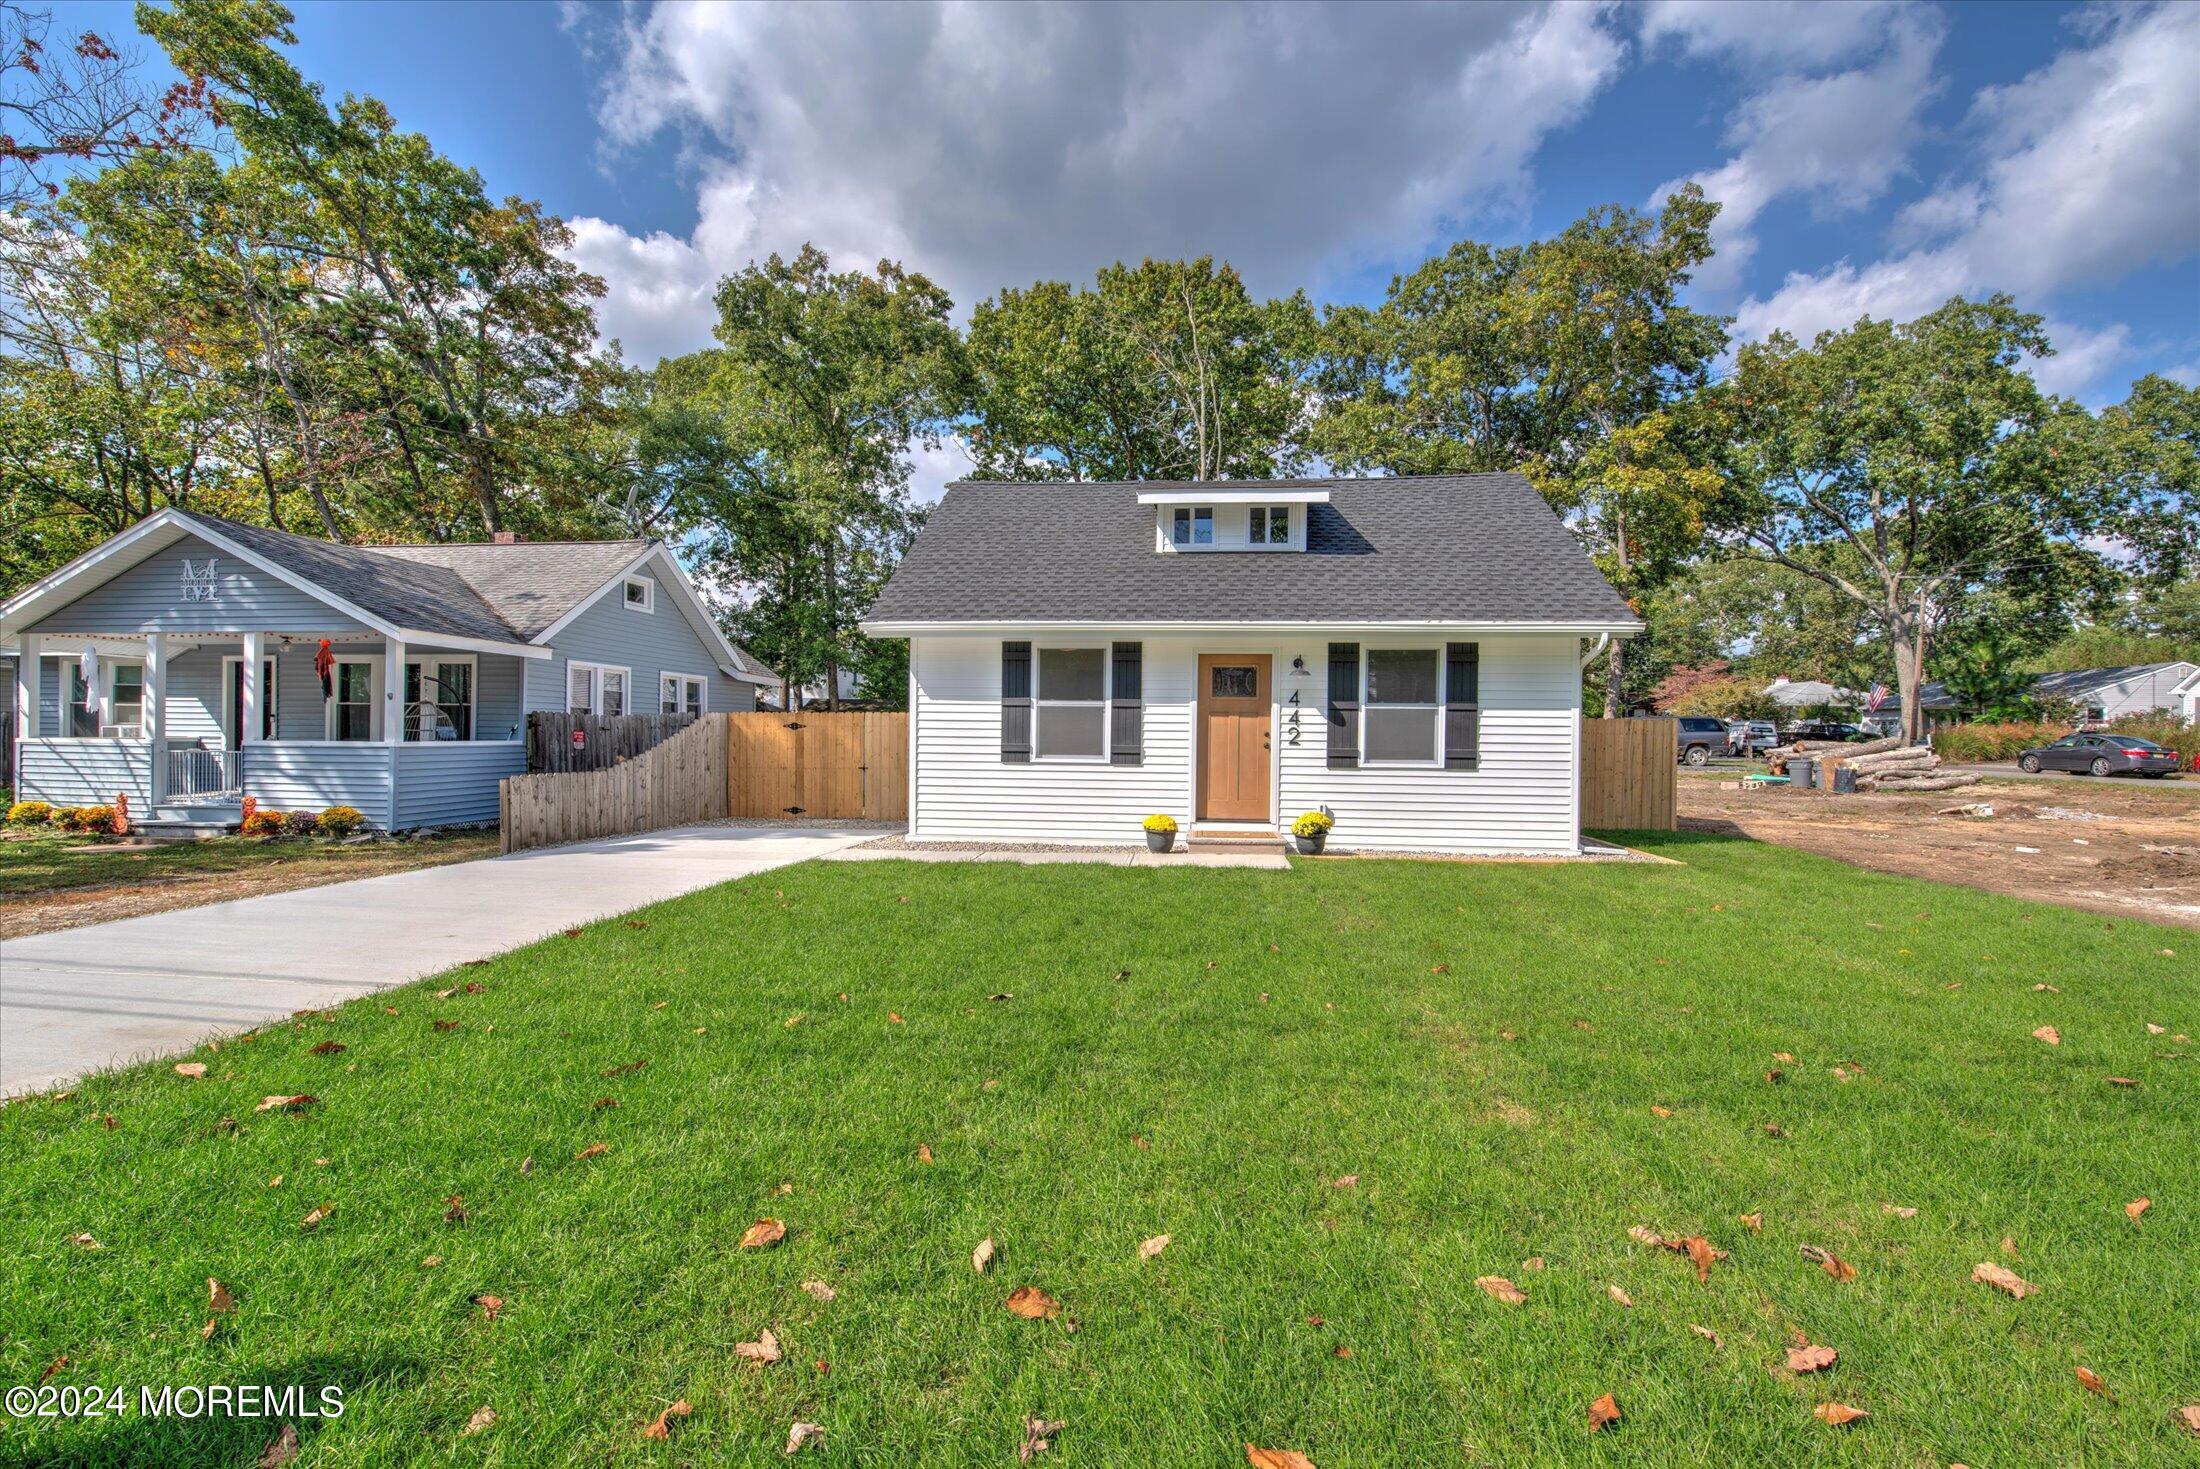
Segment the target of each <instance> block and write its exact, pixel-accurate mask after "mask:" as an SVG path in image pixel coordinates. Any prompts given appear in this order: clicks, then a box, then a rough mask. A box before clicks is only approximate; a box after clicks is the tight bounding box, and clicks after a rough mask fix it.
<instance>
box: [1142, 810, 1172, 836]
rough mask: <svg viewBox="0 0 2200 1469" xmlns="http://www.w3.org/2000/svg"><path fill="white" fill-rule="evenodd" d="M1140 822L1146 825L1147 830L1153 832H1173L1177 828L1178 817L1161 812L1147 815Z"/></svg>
mask: <svg viewBox="0 0 2200 1469" xmlns="http://www.w3.org/2000/svg"><path fill="white" fill-rule="evenodd" d="M1139 824H1140V825H1141V826H1143V827H1145V828H1146V830H1148V831H1153V832H1162V831H1168V832H1173V831H1175V830H1176V818H1175V817H1174V816H1163V815H1161V814H1160V813H1159V812H1156V813H1155V814H1154V815H1152V816H1149V817H1147V818H1146V819H1145V820H1144V821H1143V822H1140V823H1139Z"/></svg>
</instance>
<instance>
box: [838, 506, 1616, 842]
mask: <svg viewBox="0 0 2200 1469" xmlns="http://www.w3.org/2000/svg"><path fill="white" fill-rule="evenodd" d="M1640 627H1641V624H1640V623H1639V622H1638V621H1637V620H1636V619H1635V617H1634V616H1633V614H1632V613H1631V612H1630V611H1629V610H1628V607H1627V605H1626V603H1625V602H1623V601H1622V600H1621V599H1620V598H1619V596H1618V595H1617V594H1616V593H1614V592H1613V590H1612V588H1611V587H1610V586H1609V585H1607V584H1606V582H1605V580H1604V578H1603V577H1602V576H1601V575H1599V574H1598V572H1597V569H1596V567H1595V566H1594V564H1592V563H1591V562H1590V560H1589V558H1588V557H1587V556H1585V555H1584V554H1583V553H1582V551H1581V549H1580V548H1579V546H1577V545H1576V543H1575V541H1574V538H1573V537H1572V535H1571V534H1569V533H1568V531H1567V530H1566V528H1565V527H1564V526H1563V525H1561V524H1560V523H1559V520H1558V517H1557V516H1556V515H1555V514H1553V513H1552V511H1551V509H1550V507H1549V505H1547V504H1546V503H1545V502H1544V500H1543V498H1542V497H1541V496H1540V495H1538V494H1537V493H1536V492H1535V490H1534V489H1533V488H1532V487H1530V486H1529V484H1528V482H1527V481H1526V480H1524V479H1522V478H1521V477H1520V476H1518V475H1515V474H1479V475H1433V476H1426V477H1411V478H1385V479H1308V480H1281V481H1226V482H1212V483H1204V484H1187V483H1163V482H1146V483H1117V484H1090V483H1085V484H1017V483H998V482H965V483H960V484H956V485H952V486H950V487H949V489H948V491H947V495H946V497H945V498H944V499H943V500H942V501H941V502H940V504H939V505H938V507H937V508H935V509H934V510H933V511H932V513H931V515H930V517H929V518H928V520H927V522H926V524H925V528H924V530H923V532H922V533H921V534H920V535H919V536H918V537H917V540H916V543H915V544H914V545H913V546H912V547H911V548H910V551H909V553H908V555H907V556H906V557H905V558H904V559H903V560H902V563H901V565H900V567H899V568H898V569H897V570H896V571H895V573H894V576H893V579H892V580H891V582H889V584H888V585H887V587H886V590H885V591H884V593H883V594H882V595H881V596H880V598H879V600H878V603H877V604H876V606H875V607H874V608H873V609H872V611H871V615H870V616H869V618H868V619H867V620H866V621H865V623H864V630H865V631H866V632H869V633H870V634H872V635H873V636H876V637H902V638H908V639H909V640H910V684H911V689H910V700H909V707H910V715H911V717H910V742H911V759H910V799H909V835H910V837H911V838H912V839H913V840H920V841H922V840H935V841H938V840H954V841H1022V842H1029V841H1048V842H1079V843H1124V842H1136V841H1138V840H1139V823H1140V822H1141V820H1142V819H1143V818H1144V817H1146V816H1147V815H1149V814H1152V813H1165V814H1168V815H1171V816H1174V817H1175V818H1176V819H1177V820H1178V822H1179V823H1180V824H1181V825H1183V826H1184V827H1186V828H1187V829H1188V830H1189V832H1190V834H1191V835H1192V836H1193V838H1194V839H1197V838H1199V837H1201V836H1204V835H1210V834H1211V835H1216V836H1224V835H1236V834H1276V833H1280V832H1281V831H1283V830H1285V829H1287V828H1288V827H1289V825H1290V823H1291V821H1292V820H1293V818H1295V817H1296V816H1297V815H1298V814H1299V813H1301V812H1305V811H1313V810H1327V811H1329V812H1330V813H1332V814H1333V815H1334V816H1335V818H1336V823H1337V824H1336V829H1335V831H1334V833H1333V834H1332V835H1331V837H1330V843H1331V845H1332V846H1333V847H1338V848H1361V849H1369V850H1393V851H1436V852H1458V853H1546V854H1548V853H1559V854H1563V853H1572V852H1577V851H1578V850H1580V821H1579V806H1580V802H1579V785H1580V770H1579V764H1580V760H1579V754H1580V749H1579V746H1580V741H1579V720H1580V711H1581V667H1582V664H1583V661H1584V657H1585V654H1586V653H1587V652H1593V651H1594V649H1595V647H1597V646H1601V644H1600V643H1599V642H1597V641H1595V640H1602V639H1606V638H1610V637H1624V636H1627V635H1629V634H1631V633H1634V632H1636V631H1639V630H1640Z"/></svg>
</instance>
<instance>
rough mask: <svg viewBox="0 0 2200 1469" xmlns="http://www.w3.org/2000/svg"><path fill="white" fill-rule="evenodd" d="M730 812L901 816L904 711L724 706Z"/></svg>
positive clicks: (905, 793)
mask: <svg viewBox="0 0 2200 1469" xmlns="http://www.w3.org/2000/svg"><path fill="white" fill-rule="evenodd" d="M726 718H727V720H728V721H729V724H728V729H727V752H728V753H727V765H728V768H729V769H730V771H731V772H732V787H731V790H730V792H729V794H728V797H727V807H728V809H727V814H728V815H731V816H773V817H781V818H786V819H795V818H807V817H817V818H825V819H839V820H851V819H853V820H863V821H906V820H907V819H908V817H909V716H908V715H907V714H875V713H857V712H852V711H851V712H847V713H833V714H828V713H815V712H813V713H804V714H764V713H757V714H729V715H727V716H726Z"/></svg>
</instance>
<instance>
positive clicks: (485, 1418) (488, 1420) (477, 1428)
mask: <svg viewBox="0 0 2200 1469" xmlns="http://www.w3.org/2000/svg"><path fill="white" fill-rule="evenodd" d="M496 1421H497V1410H496V1409H494V1408H491V1407H489V1406H487V1405H486V1404H484V1405H483V1406H481V1407H479V1408H476V1409H474V1416H473V1417H471V1418H469V1419H467V1420H466V1426H465V1428H463V1429H461V1430H460V1432H461V1433H462V1434H464V1435H472V1434H476V1433H479V1432H481V1430H483V1429H484V1428H487V1427H488V1426H489V1425H490V1424H492V1423H494V1422H496Z"/></svg>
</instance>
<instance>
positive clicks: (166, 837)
mask: <svg viewBox="0 0 2200 1469" xmlns="http://www.w3.org/2000/svg"><path fill="white" fill-rule="evenodd" d="M168 810H169V808H166V807H163V808H162V811H161V814H159V815H155V816H152V817H150V818H146V819H143V820H140V819H138V818H135V817H133V818H131V821H130V834H131V835H132V836H135V837H137V838H138V839H139V840H141V841H147V842H153V843H156V844H157V843H166V842H204V841H211V840H212V839H213V838H215V837H223V836H228V835H229V834H230V833H231V832H233V831H235V830H236V829H237V827H238V824H239V823H240V821H241V820H242V816H241V814H240V813H238V812H237V811H235V810H231V811H228V812H225V813H213V812H209V813H208V814H203V815H194V816H189V817H181V818H179V817H177V816H173V815H170V814H168Z"/></svg>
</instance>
